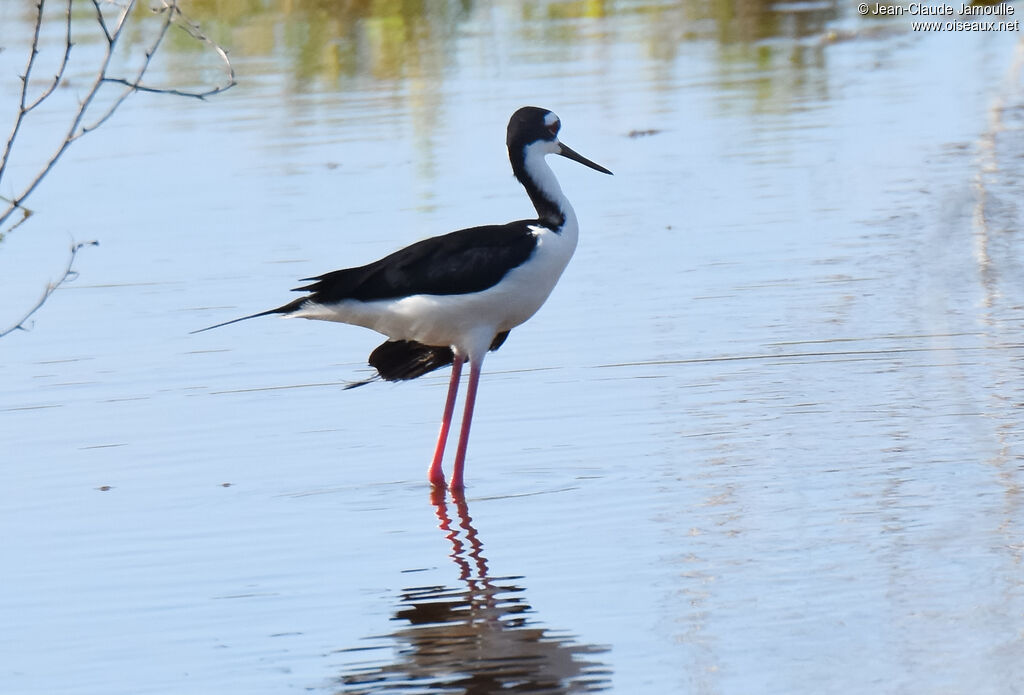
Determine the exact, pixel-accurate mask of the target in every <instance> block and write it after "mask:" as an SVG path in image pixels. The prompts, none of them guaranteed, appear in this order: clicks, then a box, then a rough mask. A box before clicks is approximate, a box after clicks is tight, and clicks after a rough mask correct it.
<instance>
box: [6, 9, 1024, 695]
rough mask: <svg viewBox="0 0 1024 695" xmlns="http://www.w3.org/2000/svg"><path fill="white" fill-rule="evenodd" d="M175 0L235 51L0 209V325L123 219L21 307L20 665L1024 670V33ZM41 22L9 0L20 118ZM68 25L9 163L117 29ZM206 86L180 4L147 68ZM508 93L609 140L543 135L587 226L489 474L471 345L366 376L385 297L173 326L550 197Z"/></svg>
mask: <svg viewBox="0 0 1024 695" xmlns="http://www.w3.org/2000/svg"><path fill="white" fill-rule="evenodd" d="M83 7H84V9H83V10H82V11H81V14H80V15H79V14H76V26H81V27H82V30H83V31H85V30H86V29H87V27H88V20H89V13H88V7H87V6H83ZM187 10H188V12H189V13H190V14H191V16H192V18H193V19H194V20H196V21H198V22H200V23H201V25H202V26H203V27H204V29H205V30H206V31H207V32H208V33H209V34H210V35H211V36H212V37H214V38H216V39H217V40H218V41H220V42H222V43H223V44H224V45H225V46H227V47H228V48H230V50H231V55H232V58H233V61H234V65H235V69H236V70H237V74H238V80H239V85H238V86H237V87H236V88H234V89H232V90H230V91H229V92H227V93H225V94H223V95H221V96H218V97H215V98H213V99H211V100H209V101H207V102H196V101H193V100H185V99H179V98H173V97H157V96H152V95H138V96H136V97H133V99H131V100H130V101H128V102H127V103H126V104H125V106H124V107H123V109H122V110H121V111H119V112H118V113H117V115H116V116H115V118H114V119H113V120H111V121H110V122H108V123H107V124H106V125H104V126H103V127H102V128H100V129H99V130H97V131H95V132H94V133H92V134H90V135H89V136H88V137H86V138H83V139H82V140H81V141H79V142H78V143H76V145H75V146H74V148H73V149H72V150H71V151H70V152H69V153H68V155H67V156H66V157H65V159H63V160H62V161H61V162H60V164H59V165H58V167H57V168H56V169H55V170H54V172H53V173H52V174H51V175H50V176H49V177H48V178H47V179H46V181H45V183H44V185H43V186H42V187H41V188H40V189H39V191H38V193H37V194H36V195H35V196H34V197H33V198H32V199H31V201H30V205H31V207H32V208H33V209H34V210H35V211H36V214H35V215H34V216H33V217H32V218H31V219H30V221H29V222H28V223H26V224H25V225H23V226H21V227H19V228H18V229H17V230H15V231H14V232H11V233H10V234H8V235H7V237H6V238H5V239H4V240H3V242H2V243H0V284H2V288H3V299H2V300H0V323H2V324H3V325H4V326H7V325H9V324H10V323H11V322H16V321H17V319H18V318H19V317H20V315H21V313H22V312H23V311H24V310H25V308H26V307H27V306H29V305H30V304H31V303H32V301H34V299H35V298H36V297H37V296H38V293H39V292H40V291H41V289H42V287H43V286H44V285H45V283H46V282H47V281H48V280H50V279H51V278H54V277H56V276H57V275H58V274H59V272H60V269H61V268H62V267H63V264H64V262H65V261H66V249H67V246H68V244H69V243H70V241H71V239H74V240H77V241H86V240H91V239H97V240H99V241H100V246H99V247H96V248H89V249H86V250H84V251H83V252H82V253H81V254H80V256H79V260H78V262H77V264H76V267H77V270H78V271H79V273H80V275H79V277H78V278H77V280H76V281H75V282H73V283H71V284H69V285H67V286H66V287H64V288H62V289H61V290H59V291H58V292H57V293H56V294H55V295H54V296H53V297H52V298H51V300H50V301H49V302H48V303H47V305H46V306H45V307H44V309H43V310H42V311H41V312H40V313H39V314H38V315H37V316H36V317H35V319H34V321H33V322H32V325H31V328H32V330H31V331H29V332H16V333H14V334H12V335H10V336H8V337H6V338H3V339H2V340H0V441H2V442H3V451H4V454H3V456H2V458H0V461H2V463H0V466H2V468H0V470H2V471H3V477H4V484H3V485H2V486H0V528H3V533H2V534H0V556H2V557H3V558H4V564H5V569H4V572H3V580H2V586H3V591H0V618H2V622H3V624H4V626H5V629H4V631H3V632H2V634H0V690H2V691H3V692H4V693H10V694H29V693H31V694H36V693H48V694H53V695H60V694H66V693H67V694H70V693H73V694H75V695H80V694H87V693H89V694H91V693H103V694H104V695H115V694H124V695H141V694H145V693H218V694H220V695H223V694H224V693H246V694H247V695H252V694H255V693H282V692H317V693H321V692H322V693H378V692H400V693H435V692H456V693H458V692H465V693H490V692H506V691H511V692H545V693H548V692H550V693H569V692H593V691H602V690H608V691H613V692H619V693H676V692H679V693H691V692H692V693H795V692H818V693H907V692H921V693H937V692H942V693H1000V694H1001V693H1015V692H1024V666H1022V664H1024V637H1022V635H1024V582H1022V567H1021V564H1022V558H1024V528H1022V525H1024V523H1022V521H1021V519H1022V514H1024V508H1022V507H1024V499H1022V496H1021V486H1022V484H1024V448H1022V437H1024V426H1022V425H1021V419H1022V418H1021V414H1022V412H1021V411H1022V406H1024V386H1022V384H1024V380H1022V378H1021V368H1022V366H1024V339H1022V337H1021V336H1022V328H1024V284H1022V278H1024V260H1022V258H1024V255H1022V251H1021V249H1022V246H1021V237H1020V229H1021V212H1020V210H1019V206H1018V204H1017V201H1018V197H1019V195H1020V190H1021V184H1022V183H1024V167H1022V164H1021V162H1022V161H1024V159H1022V155H1024V137H1022V133H1024V95H1022V91H1021V79H1022V75H1021V64H1022V60H1024V58H1022V51H1021V48H1020V45H1019V42H1018V38H1019V37H1018V35H1017V34H1016V33H1013V32H1003V33H988V34H971V33H924V32H912V31H910V27H909V22H908V21H905V18H904V19H897V20H894V21H889V20H885V21H881V20H876V19H872V18H861V17H858V16H857V14H856V10H855V7H854V6H853V5H849V6H847V5H843V4H840V5H836V4H832V3H818V2H794V3H775V4H773V3H753V4H749V3H748V4H743V3H739V4H733V3H727V2H711V3H695V2H683V3H669V2H665V3H648V2H607V3H577V2H530V3H516V2H499V3H493V4H490V3H473V2H461V3H456V2H452V3H438V4H433V3H422V4H420V3H339V4H338V5H337V6H336V5H335V4H334V3H326V2H302V1H300V2H296V3H277V2H272V1H267V2H262V3H240V2H193V3H190V4H189V5H188V6H187ZM51 12H52V16H51V18H59V8H55V9H53V10H51ZM139 20H140V22H142V21H143V20H144V17H142V16H141V15H140V17H139ZM31 21H32V17H31V12H30V8H28V7H27V6H25V7H23V6H21V5H20V4H17V3H13V4H12V3H8V4H6V5H4V6H3V7H2V8H0V27H2V28H0V46H2V48H3V49H4V50H3V51H2V52H0V63H2V64H3V67H4V71H3V74H5V75H8V79H7V80H6V81H5V82H4V83H3V86H2V87H0V104H6V105H7V106H6V107H4V109H3V111H4V113H8V114H9V113H10V112H11V109H12V108H13V106H12V105H13V104H15V103H16V99H17V91H16V90H17V87H18V85H17V81H16V79H14V78H13V77H11V76H14V75H16V74H17V72H18V70H20V69H22V66H23V61H24V56H25V50H26V49H27V45H28V40H29V37H30V35H31V27H32V23H31ZM139 27H140V28H139V29H138V30H137V32H135V33H133V34H132V35H131V37H130V38H131V42H129V44H126V47H127V46H128V45H130V46H131V47H133V48H134V50H135V51H136V52H138V51H139V50H141V46H142V45H143V44H142V40H143V38H144V36H145V27H146V24H145V23H140V25H139ZM59 32H60V27H59V25H48V27H47V28H46V29H45V30H44V32H43V35H44V48H45V49H46V50H45V51H44V54H43V56H44V57H46V56H47V55H48V56H50V58H51V59H52V57H53V51H54V50H55V46H56V45H57V43H58V42H59ZM75 55H76V56H80V57H81V62H77V63H75V64H73V65H72V69H71V70H70V71H69V74H68V76H67V84H66V85H65V87H64V88H63V89H61V90H60V91H59V93H58V95H57V98H56V102H55V104H54V105H53V106H52V107H51V108H46V109H41V110H40V111H39V112H38V113H37V114H36V115H35V118H34V119H33V120H32V121H31V122H29V123H28V124H27V125H26V128H25V130H24V133H23V136H22V140H21V141H20V142H21V143H23V145H22V147H23V149H21V150H19V153H20V155H19V157H18V158H16V159H15V160H14V161H13V162H12V165H11V172H10V174H9V175H8V178H7V179H5V181H4V184H3V185H4V187H5V190H3V191H0V193H3V194H10V193H11V192H12V191H13V189H15V188H16V184H15V182H16V181H19V180H22V179H19V178H17V177H24V176H27V175H29V174H30V172H32V171H34V168H33V167H34V164H33V162H34V159H33V158H34V157H38V156H39V155H40V154H41V153H44V152H46V151H48V150H49V148H51V147H52V145H53V142H54V140H53V138H54V136H55V134H56V133H60V132H62V131H61V129H62V128H64V127H66V120H65V119H66V109H67V108H68V106H69V105H73V104H74V103H75V100H76V99H77V98H78V95H79V94H80V93H81V91H80V90H82V89H84V85H86V84H87V83H88V80H89V78H90V74H91V73H90V66H91V63H90V62H89V60H90V59H93V58H95V57H96V55H97V43H96V41H95V37H94V38H92V39H89V38H87V37H86V36H84V35H83V36H82V38H81V40H80V42H79V44H78V45H76V48H75ZM136 55H138V53H136ZM125 60H126V59H125ZM40 74H41V75H45V74H46V71H45V70H42V71H41V72H40ZM217 77H218V73H217V71H216V64H215V62H214V61H211V60H209V56H208V55H206V54H204V52H203V51H201V50H199V49H198V48H197V47H196V46H194V45H193V43H192V42H190V41H189V39H188V38H187V37H185V36H184V35H176V36H174V37H172V39H171V40H170V41H169V43H168V44H167V46H166V47H165V51H164V52H163V53H161V55H160V60H158V61H157V64H156V65H155V72H154V74H153V79H154V80H156V81H159V82H160V83H168V84H177V85H188V86H191V85H195V84H202V83H209V82H210V81H213V80H216V79H217ZM524 104H534V105H539V106H543V107H547V108H551V109H553V110H555V111H557V112H558V114H559V115H560V116H561V118H562V120H563V124H564V128H563V131H562V137H563V139H564V140H565V141H566V142H567V143H568V144H570V145H571V146H572V147H573V148H575V149H577V150H578V151H580V152H581V153H583V154H584V155H586V156H588V157H590V158H592V159H594V160H595V161H597V162H600V163H601V164H603V165H605V166H607V167H609V168H610V169H612V170H613V171H614V172H615V174H616V175H615V176H614V177H604V176H599V175H597V174H595V173H594V172H592V171H589V170H587V169H585V168H583V167H579V166H577V165H574V164H573V163H571V162H569V161H558V162H555V163H553V164H554V167H555V168H556V171H557V173H558V175H559V177H560V178H561V181H562V185H563V188H564V189H565V190H566V192H567V194H568V195H569V197H570V198H571V199H572V201H573V203H574V205H575V207H576V210H577V213H578V216H579V218H580V223H581V227H582V233H581V244H580V248H579V250H578V252H577V254H576V257H575V258H574V260H573V262H572V264H571V265H570V267H569V269H568V270H567V272H566V274H565V275H564V277H563V280H562V283H561V284H560V286H559V288H558V289H557V290H556V292H555V293H554V295H553V296H552V298H551V299H550V301H549V302H548V304H547V305H546V306H545V307H544V309H543V310H542V311H541V312H540V313H539V314H538V315H537V316H536V317H535V318H534V319H533V320H531V322H529V323H528V324H526V325H525V326H523V327H520V328H519V329H517V330H516V331H514V332H513V334H512V336H511V337H510V339H509V341H508V343H507V344H506V346H505V347H503V348H502V350H501V351H500V352H498V353H495V354H493V355H491V356H490V357H489V359H488V361H487V365H486V369H485V377H484V381H483V383H482V387H481V396H480V401H479V404H478V406H479V407H478V411H477V418H476V422H475V423H474V436H473V442H472V446H471V448H470V458H469V463H468V470H467V473H468V481H469V484H470V487H469V489H468V495H467V498H466V499H452V498H451V497H450V496H449V497H448V498H444V497H438V496H435V497H433V498H431V495H430V492H429V490H428V488H427V486H426V482H425V475H424V473H425V468H426V465H427V463H428V460H427V458H428V455H429V453H430V451H431V445H432V443H433V438H434V436H435V432H436V425H437V419H438V418H439V416H440V409H441V405H442V401H443V398H444V391H445V384H446V380H447V374H445V373H441V374H436V375H431V376H430V377H427V378H424V379H421V380H419V381H417V382H413V383H409V384H402V385H380V384H378V385H374V386H369V387H366V388H361V389H358V390H355V391H348V392H345V391H342V390H341V387H342V386H343V385H344V384H345V383H347V382H349V381H352V380H356V379H359V378H364V377H365V376H366V375H367V374H368V371H367V368H366V367H365V356H366V355H367V354H368V353H369V351H370V350H371V349H372V348H373V347H374V346H375V345H376V344H377V343H378V342H379V341H380V338H379V337H377V336H375V335H374V334H371V333H370V332H367V331H363V330H360V329H356V328H351V327H346V326H335V325H323V324H315V323H314V322H298V321H287V322H286V321H280V320H271V319H265V320H260V321H251V322H246V323H242V324H238V325H234V326H231V327H227V328H224V329H221V330H218V331H213V332H210V333H204V334H201V335H189V331H190V330H194V329H196V328H200V327H202V326H204V325H208V324H210V323H215V322H218V321H222V320H226V319H229V318H232V317H235V316H237V315H241V314H246V313H251V312H254V311H258V310H262V309H265V308H267V307H270V306H277V305H279V304H281V303H282V302H283V301H284V300H285V299H286V298H287V297H288V292H287V290H288V289H289V288H291V287H293V286H295V285H296V280H297V279H298V278H302V277H308V276H310V275H314V274H318V273H322V272H324V271H327V270H331V269H334V268H337V267H344V266H348V265H356V264H361V263H364V262H367V261H369V260H372V259H374V258H376V257H378V256H379V255H381V254H384V253H386V252H388V251H391V250H393V249H395V248H396V247H398V246H400V245H403V244H406V243H410V242H412V241H414V240H416V239H419V238H422V237H424V236H427V235H431V234H437V233H441V232H445V231H448V230H451V229H456V228H459V227H464V226H470V225H475V224H483V223H488V222H503V221H507V220H510V219H516V218H520V217H524V216H528V215H529V214H530V212H531V209H530V207H529V202H528V200H527V198H526V196H525V195H523V192H522V190H521V189H520V188H519V187H518V186H517V184H516V183H515V181H514V180H513V179H512V177H511V175H510V172H509V170H508V163H507V159H506V154H505V151H504V129H505V124H506V122H507V119H508V116H509V114H510V113H511V112H512V111H513V110H514V109H515V108H517V107H519V106H521V105H524ZM62 109H64V110H62ZM4 118H6V116H5V117H4ZM4 132H6V131H4Z"/></svg>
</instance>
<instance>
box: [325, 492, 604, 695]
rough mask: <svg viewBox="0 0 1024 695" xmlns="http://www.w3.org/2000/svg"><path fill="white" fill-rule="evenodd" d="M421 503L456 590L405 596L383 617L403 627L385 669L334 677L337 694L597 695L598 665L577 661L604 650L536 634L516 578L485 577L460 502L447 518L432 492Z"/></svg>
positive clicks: (413, 590) (479, 548) (456, 498)
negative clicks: (435, 523)
mask: <svg viewBox="0 0 1024 695" xmlns="http://www.w3.org/2000/svg"><path fill="white" fill-rule="evenodd" d="M431 501H432V502H433V504H434V507H435V510H436V514H437V518H438V520H439V522H440V524H439V526H440V529H441V531H443V532H444V534H445V537H446V538H447V539H448V541H449V542H450V543H451V547H452V552H451V553H450V555H449V556H450V557H451V558H452V560H454V561H455V564H456V566H457V567H458V569H459V579H460V580H461V582H462V584H463V586H457V587H450V586H443V585H439V586H415V587H409V588H407V589H405V590H404V591H403V592H402V594H401V599H400V604H399V607H398V609H397V610H396V611H395V616H394V618H393V619H394V620H396V621H400V622H402V623H403V626H402V627H401V628H399V629H398V630H396V631H395V632H394V633H392V634H391V635H389V636H388V637H387V639H388V640H389V642H392V643H393V646H394V647H395V649H394V655H395V658H394V661H393V662H392V663H386V664H383V665H380V664H377V665H368V664H366V663H362V664H356V665H354V666H353V668H352V669H351V670H350V671H349V672H348V673H345V674H343V675H342V676H341V677H340V678H339V682H340V683H341V685H342V688H341V689H340V690H338V691H337V692H339V693H351V694H354V693H386V692H406V693H407V692H440V691H443V692H462V693H467V694H469V693H473V694H481V695H482V694H484V693H498V692H501V693H552V694H555V693H587V692H598V691H601V690H605V689H606V688H607V687H608V685H609V680H608V675H609V669H608V667H607V666H606V665H605V664H602V663H600V662H597V661H592V660H588V659H587V658H585V657H588V656H591V655H594V654H600V653H602V652H606V651H607V648H606V647H598V646H594V645H586V644H579V643H577V642H576V641H575V639H574V638H573V637H572V636H571V635H567V634H564V633H558V632H552V631H550V630H547V629H545V628H542V627H539V626H538V625H537V624H536V623H535V622H534V621H533V620H532V619H531V618H530V616H531V614H532V613H533V609H532V608H531V607H530V605H529V604H527V603H526V601H525V600H524V599H523V596H522V594H523V592H524V589H523V587H522V586H520V585H519V584H517V582H518V581H519V580H521V579H522V577H518V576H508V577H492V576H490V570H489V568H488V566H487V558H486V557H484V546H483V542H482V541H481V540H480V536H479V534H478V533H477V530H476V528H475V527H474V526H473V523H472V519H471V517H470V516H469V506H468V504H467V503H466V499H465V497H464V495H463V494H461V493H453V494H452V502H453V507H454V511H455V514H456V518H455V519H454V520H453V518H452V516H451V514H450V511H449V503H448V500H447V497H446V494H445V492H444V491H443V490H435V491H434V492H433V493H432V495H431ZM456 522H457V523H456ZM453 523H454V525H453ZM364 649H365V648H356V649H348V650H344V651H347V652H358V651H363V650H364Z"/></svg>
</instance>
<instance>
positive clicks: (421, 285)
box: [295, 220, 537, 303]
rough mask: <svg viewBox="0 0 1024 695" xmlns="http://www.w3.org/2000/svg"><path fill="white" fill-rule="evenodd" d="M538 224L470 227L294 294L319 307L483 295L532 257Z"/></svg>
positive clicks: (322, 278)
mask: <svg viewBox="0 0 1024 695" xmlns="http://www.w3.org/2000/svg"><path fill="white" fill-rule="evenodd" d="M535 224H537V222H535V221H529V220H524V221H521V222H511V223H509V224H503V225H489V226H484V227H471V228H469V229H460V230H459V231H457V232H451V233H450V234H444V235H442V236H437V237H432V238H430V239H424V240H423V241H418V242H416V243H415V244H412V245H411V246H406V247H405V248H404V249H401V250H399V251H395V252H394V253H392V254H391V255H389V256H385V257H384V258H382V259H380V260H379V261H375V262H373V263H370V264H368V265H364V266H360V267H358V268H346V269H345V270H335V271H334V272H332V273H326V274H325V275H320V276H318V277H313V278H306V281H312V284H309V285H304V286H302V287H297V288H295V291H297V292H310V293H312V294H311V295H310V296H309V297H308V299H311V300H313V301H314V302H318V303H331V302H339V301H342V300H345V299H357V300H360V301H371V300H374V299H394V298H396V297H405V296H408V295H413V294H467V293H470V292H481V291H483V290H486V289H487V288H489V287H493V286H494V285H496V284H498V282H499V281H500V280H501V279H502V278H503V277H505V274H506V273H508V271H510V270H512V269H513V268H515V267H517V266H519V265H521V264H522V263H523V262H524V261H526V259H528V258H529V257H530V255H531V254H532V253H533V251H534V249H535V248H536V247H537V238H536V236H535V235H534V234H533V232H532V230H531V228H530V227H531V225H535Z"/></svg>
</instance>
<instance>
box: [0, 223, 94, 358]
mask: <svg viewBox="0 0 1024 695" xmlns="http://www.w3.org/2000/svg"><path fill="white" fill-rule="evenodd" d="M99 245H100V242H98V241H83V242H81V243H78V244H72V246H71V254H70V256H68V264H67V266H65V268H64V272H63V274H61V276H60V278H59V279H57V280H56V281H55V282H50V283H49V284H47V285H46V289H45V290H43V295H42V296H41V297H40V298H39V301H37V302H36V303H35V304H34V305H33V306H32V308H31V309H29V310H28V312H27V313H26V314H25V315H24V316H22V317H21V320H20V321H18V322H17V323H16V324H14V325H13V326H11V327H9V328H5V329H3V330H0V338H3V337H4V336H5V335H7V334H8V333H13V332H14V331H27V330H29V329H28V328H27V327H26V326H25V322H26V321H28V320H29V319H30V318H32V314H34V313H36V312H37V311H39V310H40V309H41V308H42V306H43V304H46V300H47V299H49V298H50V295H52V294H53V293H54V292H56V291H57V290H58V289H59V288H60V286H61V285H63V284H64V283H66V282H69V281H71V280H74V279H75V278H76V277H77V276H78V273H77V272H75V270H74V267H73V266H74V264H75V256H77V255H78V252H79V251H81V250H82V248H83V247H85V246H99Z"/></svg>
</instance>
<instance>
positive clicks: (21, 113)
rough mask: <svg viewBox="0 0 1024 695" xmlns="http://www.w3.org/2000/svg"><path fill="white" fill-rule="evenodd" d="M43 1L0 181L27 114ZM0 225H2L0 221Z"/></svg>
mask: <svg viewBox="0 0 1024 695" xmlns="http://www.w3.org/2000/svg"><path fill="white" fill-rule="evenodd" d="M43 1H44V0H39V4H37V5H36V24H35V28H34V29H33V32H32V46H31V48H30V49H29V52H28V64H27V65H26V66H25V74H24V75H21V98H20V102H19V104H18V115H17V116H16V117H15V118H14V126H13V127H12V128H11V134H10V136H8V138H7V144H6V145H5V146H4V153H3V155H2V156H0V180H3V176H4V171H6V170H7V162H8V160H9V159H10V156H11V148H12V147H14V140H15V138H17V137H18V131H19V130H21V124H22V122H23V121H24V120H25V114H26V113H28V110H27V109H26V108H25V102H26V101H27V100H28V80H29V77H31V75H32V66H33V65H35V62H36V56H37V55H39V30H40V28H41V27H42V26H43ZM0 223H3V220H2V219H0Z"/></svg>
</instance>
